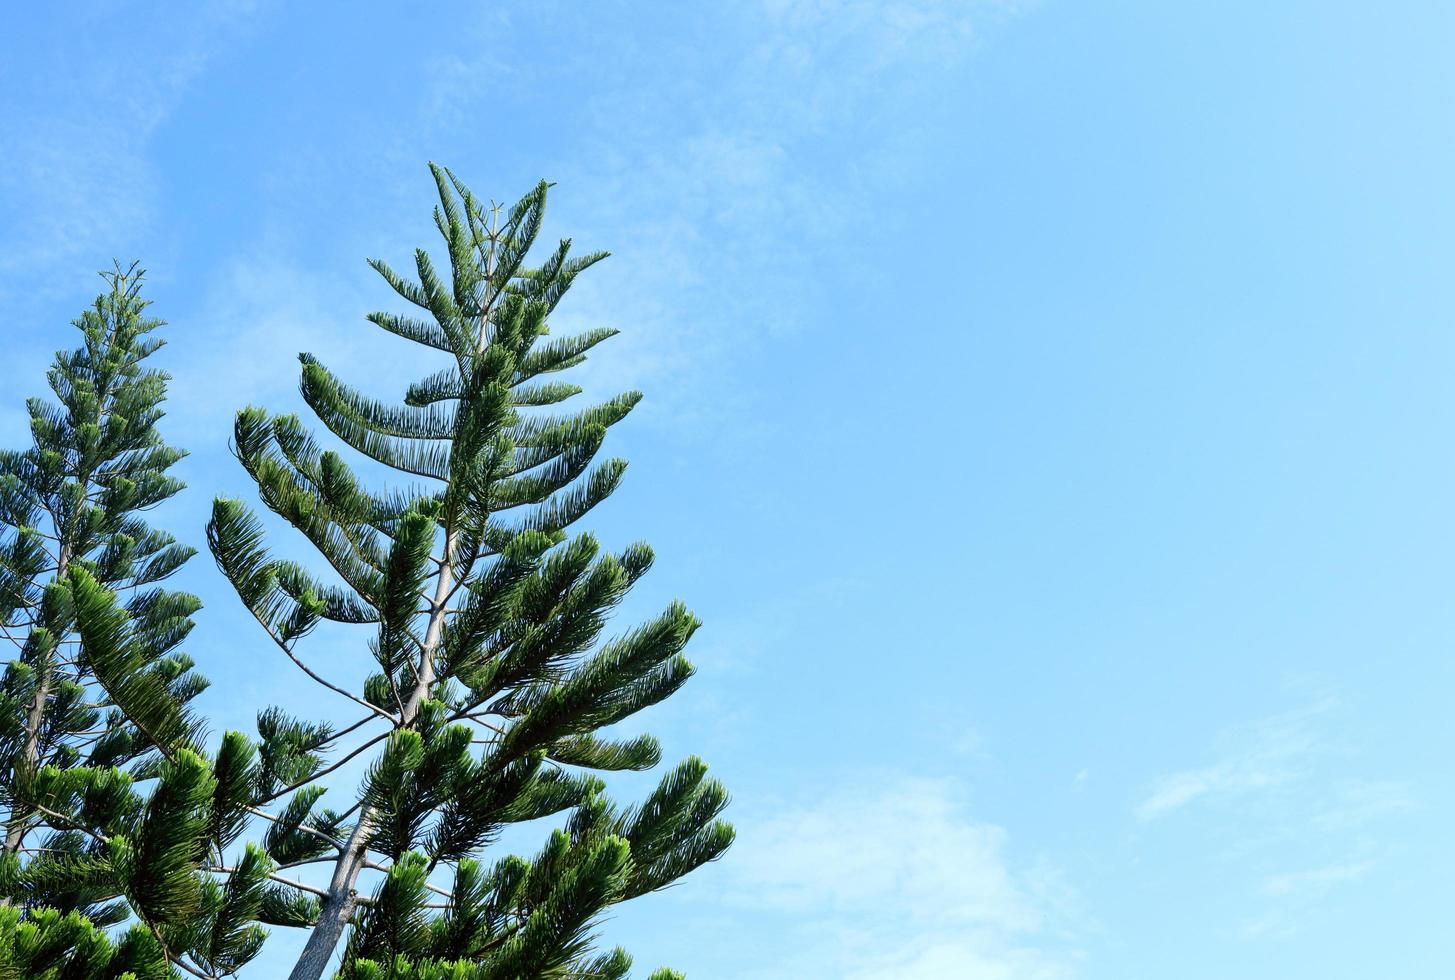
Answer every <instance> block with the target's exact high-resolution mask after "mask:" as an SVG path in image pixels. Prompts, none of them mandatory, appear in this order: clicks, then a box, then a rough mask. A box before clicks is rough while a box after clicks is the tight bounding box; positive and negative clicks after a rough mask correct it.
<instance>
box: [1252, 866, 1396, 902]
mask: <svg viewBox="0 0 1455 980" xmlns="http://www.w3.org/2000/svg"><path fill="white" fill-rule="evenodd" d="M1373 867H1374V863H1373V862H1372V861H1358V862H1355V863H1351V864H1333V865H1329V866H1328V867H1325V868H1313V869H1311V870H1308V871H1288V872H1284V873H1283V874H1276V875H1269V876H1268V878H1267V879H1266V880H1265V881H1264V882H1263V892H1264V894H1266V895H1273V896H1278V897H1282V896H1286V895H1304V894H1310V893H1312V894H1317V895H1323V894H1325V893H1327V892H1328V891H1329V889H1330V888H1333V887H1334V886H1335V885H1337V884H1339V883H1340V882H1345V881H1358V880H1359V879H1360V878H1363V877H1364V876H1365V875H1367V874H1368V873H1369V871H1370V869H1371V868H1373Z"/></svg>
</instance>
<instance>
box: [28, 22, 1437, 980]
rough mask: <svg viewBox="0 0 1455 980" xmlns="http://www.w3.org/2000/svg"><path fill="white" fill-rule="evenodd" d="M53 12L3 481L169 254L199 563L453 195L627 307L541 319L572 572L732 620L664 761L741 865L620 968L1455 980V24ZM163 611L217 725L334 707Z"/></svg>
mask: <svg viewBox="0 0 1455 980" xmlns="http://www.w3.org/2000/svg"><path fill="white" fill-rule="evenodd" d="M41 6H43V5H31V6H30V7H28V8H27V9H26V10H25V12H23V13H21V12H17V11H12V13H11V14H10V16H9V18H8V20H7V26H6V28H5V30H4V31H3V32H0V134H3V139H0V149H3V154H0V156H3V163H0V315H3V321H0V323H3V326H0V329H3V337H4V341H5V351H6V359H7V362H8V363H7V365H6V371H5V374H4V377H3V380H0V393H3V399H0V438H3V441H4V442H5V443H6V444H11V445H14V444H18V443H20V442H22V441H23V440H24V438H25V433H24V428H23V418H22V415H21V413H20V407H21V400H22V397H23V396H25V395H27V394H31V393H33V392H36V391H37V390H39V388H40V387H41V384H42V371H43V369H44V366H45V364H46V362H47V360H48V358H49V356H50V352H51V351H52V350H53V349H55V348H57V347H60V346H70V345H71V344H72V342H73V339H72V332H71V331H70V330H69V329H68V328H67V327H66V324H67V322H68V320H69V319H70V318H71V317H72V316H74V315H75V314H76V312H77V311H78V310H79V309H80V307H81V306H82V305H83V304H84V303H85V302H86V301H87V300H88V299H89V297H90V296H91V295H92V294H93V293H94V292H95V290H96V288H97V284H98V281H97V280H95V279H94V278H92V276H91V273H92V270H94V269H97V268H101V267H103V266H105V265H107V264H108V263H109V262H110V260H111V258H112V257H113V256H117V257H121V258H131V257H137V258H141V259H142V260H143V261H144V262H145V263H146V264H147V266H148V267H149V268H150V270H151V288H150V292H151V295H152V297H153V298H154V299H155V300H156V311H157V313H158V314H159V315H161V316H163V317H165V318H166V319H168V320H169V321H170V322H171V324H172V326H171V327H170V328H169V330H168V332H167V336H168V337H169V338H170V340H171V345H170V346H169V347H168V348H167V349H166V350H165V351H164V352H163V353H162V354H161V355H159V357H158V360H159V362H160V363H162V364H163V365H165V366H166V367H167V368H168V369H169V370H171V371H172V372H173V373H174V374H175V375H176V379H177V380H176V383H175V388H174V397H173V400H172V402H171V409H172V414H171V416H170V417H169V419H168V421H167V427H168V429H167V431H168V433H169V434H170V436H171V437H172V438H173V440H174V441H176V442H179V443H181V444H183V445H185V446H187V447H188V448H190V449H191V450H192V452H193V456H192V457H191V458H190V459H189V460H187V461H186V463H185V464H184V467H183V469H184V476H185V478H186V479H187V480H188V481H189V482H190V483H191V485H192V489H191V490H190V491H189V492H188V493H187V494H186V495H185V496H184V497H183V498H181V499H179V500H178V501H176V502H175V504H174V505H172V506H170V507H169V509H168V510H167V512H166V513H165V515H162V518H161V519H162V522H163V523H165V524H167V525H168V526H169V527H171V528H172V529H174V530H175V531H176V532H177V533H179V534H180V535H182V536H183V537H187V538H190V539H191V540H193V541H194V542H196V543H198V544H201V525H202V522H203V520H204V519H205V512H206V509H207V502H208V501H209V499H210V498H211V496H212V495H213V494H214V493H231V494H237V495H245V494H249V493H250V488H249V487H248V485H247V483H246V480H245V479H244V477H243V476H242V474H241V472H240V470H239V469H238V468H237V467H236V465H235V464H234V463H233V461H232V460H231V459H230V457H229V456H228V455H227V451H226V447H225V442H226V438H227V431H228V427H229V423H230V419H231V415H232V412H233V411H234V410H235V409H237V408H238V407H240V406H242V405H243V404H245V403H248V402H255V403H259V404H263V405H266V406H268V407H270V408H274V409H286V408H290V407H295V406H297V405H298V403H299V400H298V398H297V396H296V394H295V390H294V385H295V380H296V371H297V362H296V359H295V355H296V353H297V352H298V351H299V350H309V351H312V352H314V353H316V354H318V355H319V356H320V357H321V358H322V359H323V360H324V361H325V363H328V364H330V365H331V366H333V367H334V368H335V369H336V370H338V371H339V372H340V373H341V374H343V375H344V376H345V377H348V378H350V379H352V380H355V381H357V382H358V383H359V384H360V386H362V387H365V388H366V389H368V390H371V391H374V392H377V393H379V394H398V393H402V389H403V386H404V384H405V381H406V378H405V377H403V376H400V372H399V369H400V366H401V363H404V364H407V366H409V367H410V368H413V367H414V366H416V365H417V364H422V363H423V362H421V361H420V360H419V359H418V358H417V357H415V356H414V355H413V354H411V353H410V352H408V351H407V350H406V348H408V346H409V345H407V344H404V343H403V342H402V341H396V340H393V339H390V338H386V337H382V336H376V335H377V334H378V331H375V330H373V329H372V328H370V327H369V326H368V325H367V324H365V323H364V321H363V319H362V317H363V314H364V313H365V312H367V311H369V310H371V309H375V308H380V307H389V306H390V305H391V301H390V297H389V294H388V293H387V290H386V289H385V287H383V285H382V284H381V283H380V282H378V281H377V279H376V277H375V276H374V274H373V273H372V272H370V271H369V270H368V269H367V267H366V266H365V265H364V261H363V260H364V259H365V257H368V256H379V257H383V258H386V259H390V260H395V261H403V260H405V259H407V256H408V255H409V250H410V249H412V248H413V247H414V246H416V245H419V244H432V229H431V228H430V222H429V208H430V205H431V194H432V187H431V184H430V182H429V178H428V174H427V172H426V170H425V166H424V164H425V161H426V160H429V159H434V160H439V161H441V162H444V163H447V164H449V165H451V166H453V167H454V168H456V169H457V170H458V171H459V173H460V174H461V175H462V176H463V177H464V178H465V179H466V180H468V181H469V182H471V183H472V184H473V186H474V187H475V189H476V190H477V191H478V192H480V193H481V194H482V195H485V196H495V197H497V198H505V197H510V198H512V199H513V198H514V196H516V195H518V194H519V193H521V192H523V191H524V190H525V189H526V188H527V187H528V186H529V185H530V183H531V182H532V181H534V180H535V179H537V178H539V177H541V176H545V177H549V178H550V179H553V180H555V181H558V182H559V187H558V188H557V189H556V190H555V192H554V194H553V197H552V199H551V208H550V218H549V225H550V227H549V228H548V232H549V233H550V234H551V235H570V236H573V237H574V238H575V240H576V241H577V242H578V243H580V244H581V245H583V246H586V247H605V248H610V249H612V250H613V251H614V252H615V253H616V258H614V259H613V260H612V261H611V262H609V263H607V264H606V265H604V266H602V267H599V268H598V269H597V270H594V271H593V274H592V275H591V276H590V278H589V280H584V281H583V284H582V285H581V286H579V287H578V288H577V289H576V290H574V291H573V293H572V297H571V299H570V300H569V301H568V302H567V304H566V307H565V309H564V311H563V313H564V315H563V318H562V327H563V328H565V327H585V326H592V325H599V324H605V325H612V326H617V327H620V328H621V329H622V331H623V336H622V337H620V338H618V339H617V340H616V341H615V342H613V344H612V345H609V346H608V347H607V348H605V349H604V350H603V353H602V354H601V356H600V357H598V358H596V359H595V360H593V361H592V362H591V364H590V365H589V367H588V369H587V371H586V377H587V378H588V379H589V384H590V385H591V386H592V389H593V390H596V391H608V390H611V389H615V388H620V387H627V386H631V387H640V388H642V389H644V390H645V391H646V392H647V394H648V400H647V401H646V402H645V403H644V405H643V407H642V408H641V409H640V410H639V413H638V414H636V415H634V416H633V417H632V419H631V420H630V422H629V423H628V424H626V425H624V426H622V427H620V429H619V430H618V434H617V435H615V436H614V437H613V438H614V443H613V447H612V448H613V450H614V451H615V452H617V453H620V454H624V455H626V456H628V457H629V458H631V459H632V460H633V465H632V470H631V473H630V476H629V478H628V481H627V483H626V486H625V487H624V489H623V490H622V491H621V492H620V493H619V494H618V495H617V496H616V497H615V498H613V500H612V502H611V503H610V504H609V505H608V506H606V507H604V508H602V509H601V510H600V511H598V512H597V515H596V516H595V517H594V518H593V520H592V522H591V523H592V526H593V527H594V529H596V530H597V531H598V532H599V533H600V535H601V536H602V537H603V538H604V539H605V540H606V541H607V542H609V543H613V544H622V543H625V542H627V541H630V540H633V539H636V538H645V539H647V540H650V541H652V542H653V543H654V544H655V545H656V547H657V550H658V553H659V556H660V558H659V563H658V565H657V569H656V570H655V571H654V572H653V574H652V575H651V576H650V577H649V579H648V580H647V581H646V582H645V583H644V584H643V585H642V587H641V589H640V592H641V593H642V594H641V595H640V596H638V597H637V598H636V599H635V600H634V602H633V604H632V606H631V609H630V610H628V612H630V613H632V614H643V613H645V612H647V611H650V610H652V609H653V608H655V607H657V606H659V605H660V604H661V603H663V602H664V601H665V600H666V599H668V598H669V597H672V596H681V597H683V598H686V599H687V600H689V602H690V603H691V604H692V606H693V607H694V608H695V609H696V610H697V611H698V612H699V613H700V614H701V616H702V617H703V618H704V619H705V620H706V623H707V626H706V627H705V629H704V630H703V631H702V632H701V633H700V634H699V639H698V640H697V641H695V643H694V652H695V655H696V656H695V659H696V660H697V661H698V662H699V664H700V667H701V673H700V676H699V678H698V679H697V680H696V681H694V683H693V684H691V685H689V686H688V688H687V689H686V691H685V692H684V693H683V694H681V695H679V696H678V697H677V698H675V699H673V703H671V704H668V705H664V706H663V707H662V708H660V709H658V710H656V711H655V712H654V713H653V715H652V717H651V718H650V719H648V721H647V724H648V727H650V728H652V729H653V730H654V731H656V732H658V733H659V734H660V735H661V736H662V737H663V740H664V743H665V745H666V749H667V754H668V757H669V758H672V757H677V756H680V755H683V754H686V753H688V752H694V751H695V752H699V753H701V754H702V755H704V756H705V757H707V758H708V759H709V761H710V762H711V763H712V764H713V766H714V769H715V771H716V772H717V773H718V774H719V775H720V776H721V777H722V778H723V779H724V780H725V781H726V782H727V783H728V784H729V785H730V787H731V788H732V790H733V792H734V795H735V803H734V806H733V809H732V816H733V818H734V819H735V820H736V822H737V823H738V825H739V827H740V831H741V838H740V843H739V844H738V846H737V847H736V849H735V850H734V851H733V852H732V853H731V855H730V857H729V858H728V859H727V860H725V861H724V862H722V863H720V864H718V865H716V866H714V867H712V868H710V869H708V870H707V871H705V872H703V873H701V874H699V875H697V876H695V877H694V878H692V879H691V880H690V881H688V882H687V883H686V884H684V885H682V886H680V887H678V888H676V889H673V890H671V891H669V892H667V893H665V894H662V895H658V896H653V897H650V898H648V899H645V900H642V901H640V902H638V903H635V905H634V906H632V907H630V908H626V909H623V910H622V911H621V913H620V914H619V915H617V916H616V917H615V918H613V919H612V920H611V921H610V922H609V923H607V925H606V935H607V937H608V939H609V940H611V941H616V942H621V943H624V944H625V945H627V946H628V948H630V949H631V950H632V951H633V952H634V953H635V954H636V955H637V957H638V965H639V967H641V968H642V970H641V972H642V975H645V973H646V972H647V971H648V970H650V969H651V968H652V967H654V966H656V965H660V964H670V965H673V966H676V967H678V968H681V969H684V970H686V971H687V972H688V973H689V975H690V976H691V977H693V978H695V980H721V978H790V977H794V978H796V977H828V978H854V980H859V978H906V980H950V978H954V980H1043V978H1084V980H1136V978H1148V980H1162V978H1169V977H1177V978H1179V980H1200V978H1206V980H1224V978H1227V977H1243V978H1249V980H1262V978H1268V980H1274V978H1277V980H1287V978H1290V977H1319V978H1322V980H1364V978H1373V977H1381V978H1384V977H1401V978H1402V977H1410V978H1416V977H1436V976H1447V975H1451V974H1452V973H1455V931H1452V929H1451V927H1450V914H1451V911H1452V900H1451V886H1450V882H1451V880H1452V877H1455V853H1452V846H1451V842H1452V835H1451V830H1450V824H1451V821H1450V813H1451V810H1452V806H1455V793H1452V789H1451V780H1450V772H1451V767H1450V758H1451V754H1452V750H1455V738H1452V726H1451V723H1450V721H1449V719H1448V713H1449V711H1450V703H1451V691H1452V681H1455V676H1452V674H1455V671H1452V667H1451V657H1450V645H1451V635H1452V626H1455V623H1452V618H1455V607H1452V601H1451V596H1452V585H1455V568H1452V545H1455V523H1452V520H1451V515H1452V513H1455V495H1452V490H1455V469H1452V464H1451V459H1452V454H1451V448H1452V441H1455V440H1452V433H1451V430H1452V425H1451V423H1452V418H1455V389H1452V386H1451V384H1450V381H1449V379H1450V375H1451V368H1452V366H1455V335H1452V332H1451V320H1452V313H1455V289H1452V283H1455V279H1452V276H1451V274H1450V269H1451V264H1452V260H1455V233H1452V227H1455V225H1452V219H1455V192H1452V178H1451V175H1452V174H1455V139H1452V132H1451V122H1450V105H1451V104H1452V96H1455V68H1452V63H1451V59H1450V50H1451V45H1452V42H1455V33H1452V32H1455V15H1452V13H1451V8H1450V7H1449V6H1448V5H1446V4H1439V3H1402V2H1394V3H1383V4H1371V3H1345V2H1328V0H1319V2H1314V0H1308V2H1273V3H1268V2H1261V3H1247V2H1230V0H1219V2H1194V0H1185V2H1176V3H1168V2H1129V0H1128V2H1099V3H1090V2H1070V0H1044V2H1041V3H1026V4H1020V3H1010V2H1003V3H992V2H983V3H978V2H970V3H934V2H928V0H897V2H889V3H883V4H875V3H868V2H854V0H814V2H801V3H799V2H786V0H776V2H773V0H770V2H757V0H751V2H750V0H744V2H741V3H722V4H660V5H648V4H626V3H591V4H587V3H576V4H572V3H532V4H505V5H497V4H484V3H480V4H469V3H455V4H444V3H439V4H433V3H421V2H405V3H393V4H385V3H355V4H335V3H317V4H293V5H289V6H286V7H285V5H283V4H281V3H268V2H260V3H257V4H233V5H210V6H208V5H200V4H199V5H184V4H174V5H139V4H128V3H111V4H107V3H84V4H82V3H77V4H55V5H49V6H50V8H51V12H49V13H41V12H38V11H39V10H40V9H41ZM61 11H64V13H62V12H61ZM401 357H402V358H405V361H404V362H401V360H400V358H401ZM411 376H412V375H411ZM185 583H186V585H187V587H189V588H192V589H194V590H196V591H197V592H199V593H200V594H201V595H202V596H203V597H204V598H205V599H206V601H207V608H206V609H205V610H204V611H203V612H202V613H201V615H200V621H201V622H200V626H199V628H198V630H197V631H196V633H195V634H194V640H193V642H192V643H191V647H190V649H191V651H192V652H193V654H194V655H195V656H196V657H197V659H198V660H199V661H200V663H201V665H202V668H203V670H204V671H205V672H206V673H208V674H209V675H210V676H211V677H213V678H214V680H215V682H216V683H215V686H214V687H213V689H212V690H211V691H210V692H209V693H208V694H207V695H206V697H205V703H206V708H207V710H208V711H209V712H210V713H211V714H212V716H213V717H214V718H215V719H216V724H217V727H219V728H222V727H244V728H251V717H252V714H253V712H254V711H255V710H256V707H257V706H258V705H259V704H260V703H262V702H265V701H269V700H276V701H280V702H283V703H285V704H287V705H289V706H290V707H292V708H294V709H295V710H300V711H316V710H320V709H319V708H318V707H317V705H318V698H317V696H316V695H315V694H314V692H313V691H312V690H308V689H304V688H301V687H299V686H298V676H299V675H297V674H296V673H293V672H290V671H291V668H289V667H287V665H286V664H285V663H284V662H282V661H281V659H280V658H279V657H277V656H275V653H274V651H273V650H272V649H271V648H270V647H269V646H268V645H267V644H266V643H265V641H264V639H263V637H261V636H260V635H259V634H258V633H257V632H256V631H255V630H253V629H251V628H250V623H249V622H245V620H244V616H243V615H242V614H240V610H239V608H238V606H237V603H236V600H235V598H234V597H233V596H232V595H231V594H230V593H229V592H227V591H226V590H225V588H224V585H223V583H222V581H221V578H220V576H219V575H218V574H217V573H216V572H215V571H214V570H213V568H212V567H211V565H210V563H209V561H208V560H207V559H206V558H205V557H199V558H198V559H197V560H196V561H194V562H193V563H192V565H191V566H190V567H189V569H188V570H187V571H186V573H185ZM362 643H363V640H362V637H358V636H356V635H355V636H352V637H350V636H349V635H347V634H342V633H340V634H327V635H324V636H321V637H319V639H318V641H317V643H316V645H315V647H314V648H313V649H314V651H315V652H314V653H313V654H312V655H313V656H315V657H316V658H317V662H318V663H319V664H321V665H323V666H324V667H326V668H327V669H328V670H330V671H334V672H336V673H337V674H338V675H345V674H348V672H350V671H357V672H358V673H360V674H361V673H362V672H363V669H364V668H363V666H362V664H363V658H365V657H366V656H367V655H366V654H365V653H364V652H363V646H362ZM329 710H333V709H329ZM646 785H647V781H646V780H645V779H641V780H637V781H627V782H626V783H624V784H623V786H622V787H621V791H622V793H623V794H624V795H627V796H632V795H639V794H640V793H641V792H644V791H645V787H646ZM533 844H534V838H532V839H529V840H526V841H525V842H524V843H523V844H522V845H521V846H533ZM272 955H273V957H274V959H272V960H270V961H268V962H270V963H272V964H273V967H271V968H270V967H269V966H268V963H263V964H262V965H260V966H259V967H258V968H257V969H256V970H254V971H251V972H252V973H254V974H256V975H257V976H260V977H261V976H267V975H272V973H270V972H269V970H270V969H276V968H277V964H279V963H281V962H283V961H285V960H287V959H288V950H287V948H286V940H279V941H278V942H277V943H275V946H274V949H273V953H272ZM245 975H246V974H245Z"/></svg>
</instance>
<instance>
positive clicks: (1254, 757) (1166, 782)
mask: <svg viewBox="0 0 1455 980" xmlns="http://www.w3.org/2000/svg"><path fill="white" fill-rule="evenodd" d="M1337 704H1338V702H1337V701H1336V700H1334V699H1333V698H1324V699H1321V700H1319V701H1317V702H1316V703H1314V704H1312V705H1310V706H1308V707H1305V708H1300V709H1298V710H1296V711H1291V712H1288V713H1285V714H1280V715H1277V716H1275V717H1272V718H1268V719H1265V720H1263V721H1259V722H1257V723H1255V724H1252V725H1248V726H1244V727H1242V728H1239V729H1236V730H1234V731H1233V732H1231V733H1229V734H1228V735H1226V736H1224V738H1223V739H1222V742H1223V745H1222V752H1221V754H1220V757H1219V758H1218V759H1217V760H1216V761H1214V762H1211V763H1209V764H1207V765H1204V766H1198V767H1195V768H1191V769H1183V770H1180V771H1178V772H1174V773H1171V774H1169V775H1166V776H1163V777H1162V778H1160V779H1158V780H1157V781H1156V783H1155V784H1154V785H1153V787H1152V789H1151V791H1150V792H1149V793H1148V794H1147V795H1146V797H1145V798H1144V799H1143V800H1142V802H1141V803H1140V804H1139V805H1138V806H1137V811H1136V812H1137V819H1138V820H1140V821H1143V822H1147V821H1151V820H1156V819H1157V818H1159V817H1163V816H1166V815H1168V814H1170V813H1173V812H1174V811H1176V810H1180V809H1182V808H1183V807H1186V806H1187V805H1189V804H1191V803H1193V802H1195V801H1198V800H1205V799H1225V798H1229V797H1238V796H1243V795H1245V794H1248V793H1252V792H1255V791H1257V790H1260V789H1266V788H1269V787H1273V786H1280V785H1283V784H1285V783H1287V782H1289V781H1290V780H1294V779H1297V778H1298V777H1299V776H1300V775H1301V774H1302V773H1303V772H1305V771H1306V766H1307V763H1308V761H1309V758H1310V756H1311V754H1312V753H1314V752H1315V751H1316V750H1317V748H1318V744H1319V743H1318V735H1317V729H1316V723H1317V720H1318V719H1319V718H1321V717H1322V716H1324V715H1325V714H1327V713H1328V712H1329V711H1331V710H1333V709H1334V708H1335V707H1336V706H1337Z"/></svg>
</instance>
